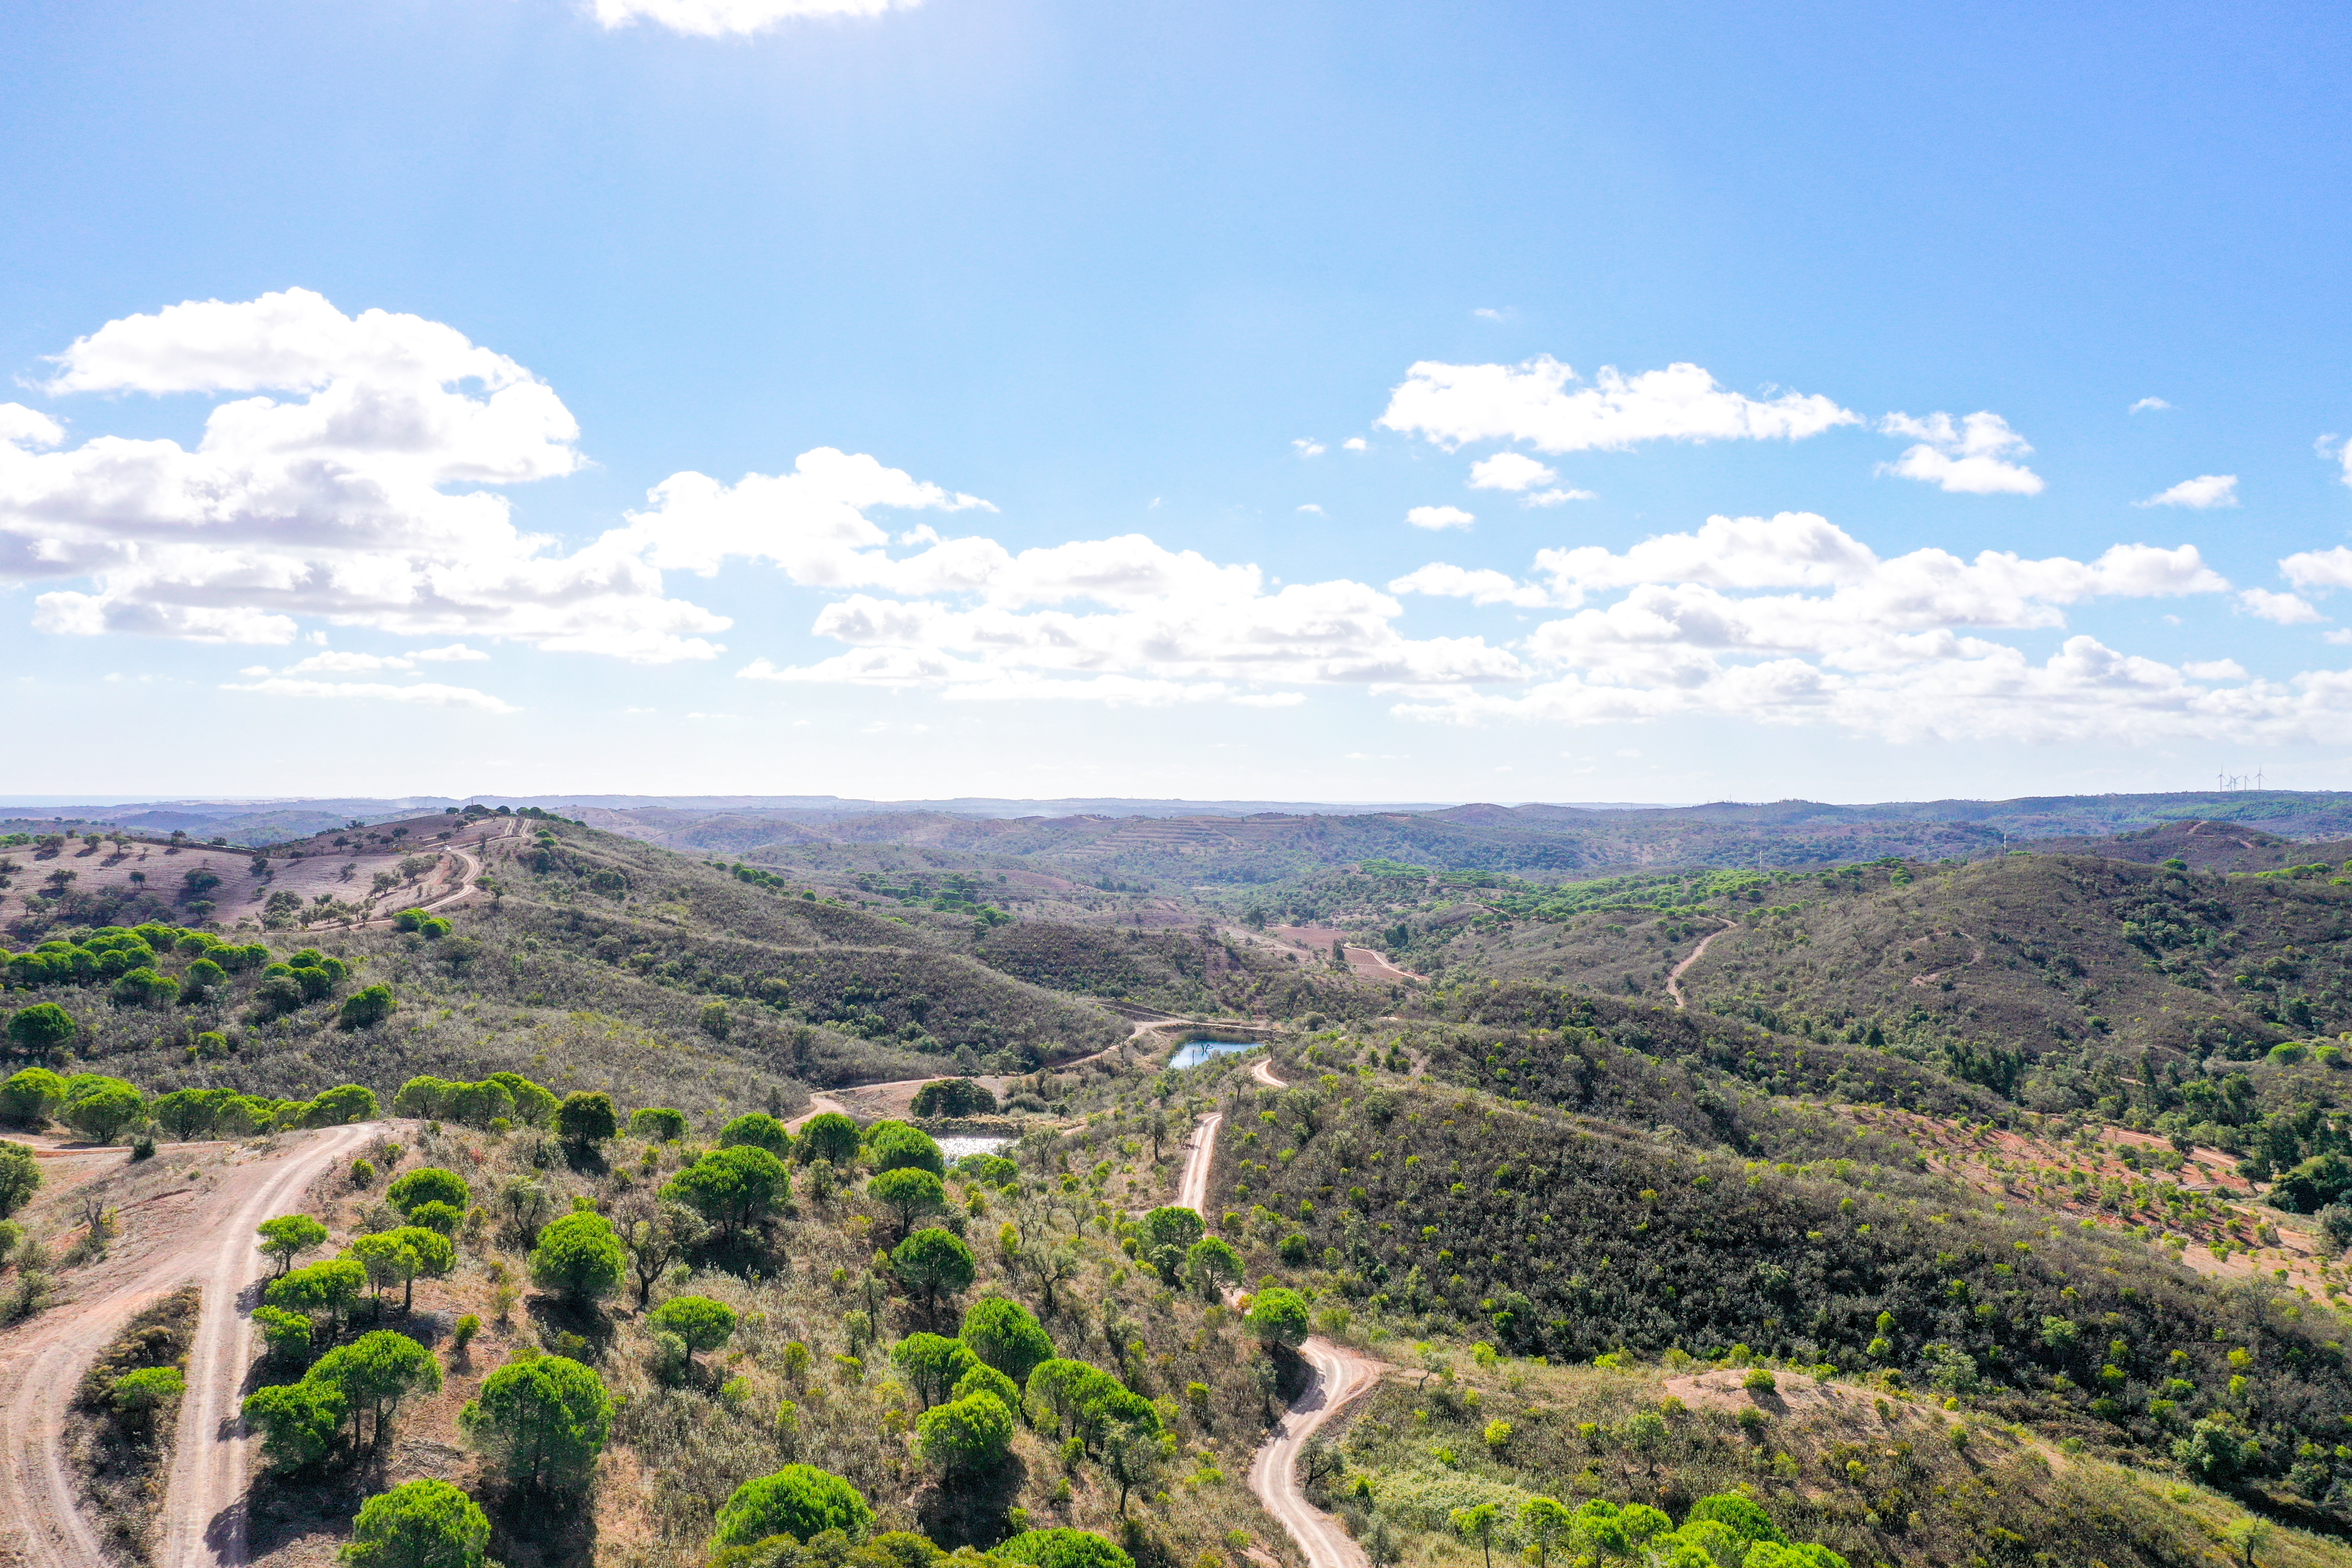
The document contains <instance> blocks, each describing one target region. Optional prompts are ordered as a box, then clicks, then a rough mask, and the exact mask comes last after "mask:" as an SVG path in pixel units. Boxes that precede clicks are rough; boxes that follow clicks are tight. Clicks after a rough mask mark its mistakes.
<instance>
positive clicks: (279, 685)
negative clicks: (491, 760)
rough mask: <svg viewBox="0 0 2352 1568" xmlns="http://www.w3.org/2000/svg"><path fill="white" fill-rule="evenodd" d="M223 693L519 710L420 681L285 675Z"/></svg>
mask: <svg viewBox="0 0 2352 1568" xmlns="http://www.w3.org/2000/svg"><path fill="white" fill-rule="evenodd" d="M221 689H222V690H224V691H253V692H258V693H260V694H261V695H263V696H265V697H324V698H331V699H335V700H356V701H384V702H408V703H414V704H416V705H418V706H420V707H426V708H470V709H472V710H476V711H477V712H481V713H517V712H520V711H521V710H520V709H518V708H516V707H513V706H512V705H511V704H509V703H507V702H504V701H502V700H499V699H498V698H496V697H493V696H491V695H490V694H489V693H488V692H487V691H476V690H474V689H471V688H469V687H464V686H436V685H435V684H433V683H432V682H430V681H420V682H418V683H416V684H415V685H412V686H388V685H383V684H380V683H377V682H374V681H362V680H299V679H289V678H288V677H285V676H271V677H269V678H268V679H262V680H255V681H247V682H243V683H237V682H232V683H230V684H229V685H226V686H224V687H222V688H221Z"/></svg>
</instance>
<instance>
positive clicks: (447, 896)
mask: <svg viewBox="0 0 2352 1568" xmlns="http://www.w3.org/2000/svg"><path fill="white" fill-rule="evenodd" d="M520 837H522V830H521V829H520V828H514V827H510V828H508V829H506V830H505V831H503V832H499V833H489V834H485V835H483V836H482V837H480V838H478V839H476V840H475V841H474V847H476V848H478V849H481V848H487V847H488V846H490V845H492V844H497V843H502V842H504V841H505V840H507V839H509V838H520ZM442 848H444V849H445V850H446V851H447V852H448V853H450V854H452V855H455V856H456V857H457V858H458V859H459V860H460V861H461V862H463V863H464V868H463V871H462V873H461V874H460V875H459V877H458V878H457V885H456V886H455V887H453V888H451V889H449V890H448V891H447V892H446V893H444V894H442V895H441V896H440V897H439V898H437V899H431V900H426V901H425V902H424V903H421V904H411V905H409V906H407V907H408V908H409V909H413V910H424V911H425V913H426V914H428V915H430V914H438V913H440V912H441V911H442V910H454V909H456V908H457V906H458V905H460V904H464V903H468V902H471V901H472V900H474V899H476V898H477V897H478V896H480V893H481V889H479V888H477V887H475V886H474V879H475V878H477V877H478V876H480V875H481V874H482V862H481V861H480V860H479V859H478V858H475V857H474V856H473V855H471V854H469V853H467V850H466V849H465V848H464V847H463V846H461V845H459V844H457V843H456V842H454V841H453V842H451V843H448V844H445V845H443V846H442ZM402 912H404V911H402V910H394V911H393V914H389V915H376V916H373V917H372V918H370V919H368V920H363V921H353V922H352V923H351V924H350V925H343V924H341V923H340V922H329V923H328V924H325V925H310V926H304V927H303V928H302V930H303V931H304V932H305V933H306V934H307V933H309V932H310V931H372V930H375V929H377V928H379V927H383V926H389V925H391V924H392V921H393V916H394V915H397V914H400V913H402Z"/></svg>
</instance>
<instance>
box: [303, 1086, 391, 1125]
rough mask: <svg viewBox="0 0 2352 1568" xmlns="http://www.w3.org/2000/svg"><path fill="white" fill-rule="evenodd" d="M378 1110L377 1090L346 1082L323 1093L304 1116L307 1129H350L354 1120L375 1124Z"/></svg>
mask: <svg viewBox="0 0 2352 1568" xmlns="http://www.w3.org/2000/svg"><path fill="white" fill-rule="evenodd" d="M378 1114H379V1112H378V1111H377V1110H376V1102H375V1090H373V1089H369V1088H368V1087H366V1086H365V1085H364V1084H356V1083H344V1084H337V1085H336V1086H335V1087H334V1088H332V1089H325V1090H322V1091H320V1095H319V1097H318V1098H317V1099H316V1100H312V1101H311V1102H310V1110H309V1111H308V1112H307V1113H306V1114H305V1115H304V1116H303V1118H302V1124H303V1125H304V1126H306V1127H348V1126H350V1125H351V1124H352V1122H354V1121H374V1120H375V1119H376V1117H377V1115H378Z"/></svg>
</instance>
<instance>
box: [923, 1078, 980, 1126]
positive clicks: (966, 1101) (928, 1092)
mask: <svg viewBox="0 0 2352 1568" xmlns="http://www.w3.org/2000/svg"><path fill="white" fill-rule="evenodd" d="M914 1110H915V1114H916V1115H918V1116H947V1117H957V1116H993V1115H995V1114H996V1096H994V1095H992V1094H991V1093H989V1092H988V1090H987V1089H983V1088H982V1087H981V1086H980V1085H979V1084H976V1083H974V1082H972V1081H971V1079H968V1078H936V1079H932V1080H931V1081H930V1082H929V1083H927V1084H925V1085H923V1087H922V1088H920V1089H917V1090H916V1091H915V1106H914Z"/></svg>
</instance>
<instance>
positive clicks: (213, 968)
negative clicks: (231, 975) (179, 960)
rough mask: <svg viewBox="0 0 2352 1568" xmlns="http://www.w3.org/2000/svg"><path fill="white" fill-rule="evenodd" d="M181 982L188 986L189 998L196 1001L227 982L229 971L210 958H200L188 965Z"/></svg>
mask: <svg viewBox="0 0 2352 1568" xmlns="http://www.w3.org/2000/svg"><path fill="white" fill-rule="evenodd" d="M180 982H181V984H183V985H184V986H185V987H186V988H187V993H188V999H189V1000H190V1001H194V1000H195V999H196V998H197V997H200V996H203V995H205V994H208V993H210V992H214V991H217V990H219V989H220V988H221V987H222V986H224V985H226V984H228V971H226V969H223V968H222V967H221V966H220V965H219V964H217V963H214V962H213V961H212V960H211V959H209V958H199V959H197V960H196V961H195V962H194V963H191V964H189V965H188V967H187V969H186V971H185V972H184V973H183V974H182V975H181V976H180Z"/></svg>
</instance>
